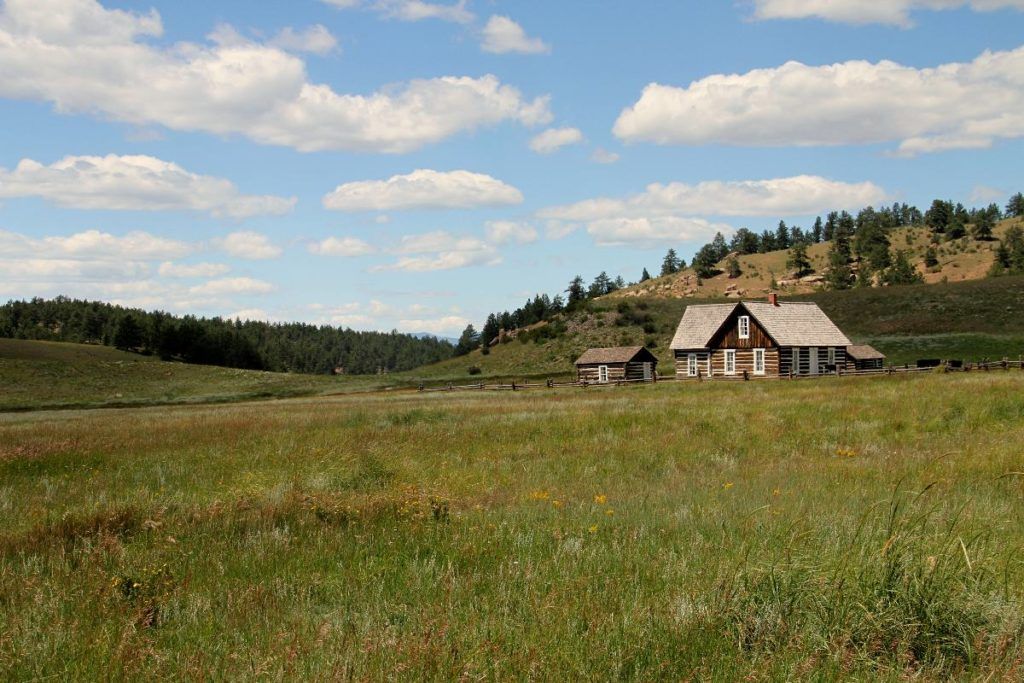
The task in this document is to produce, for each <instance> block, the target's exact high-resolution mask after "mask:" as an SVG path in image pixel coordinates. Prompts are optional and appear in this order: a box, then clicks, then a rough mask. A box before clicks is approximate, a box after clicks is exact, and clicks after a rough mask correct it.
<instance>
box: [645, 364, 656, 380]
mask: <svg viewBox="0 0 1024 683" xmlns="http://www.w3.org/2000/svg"><path fill="white" fill-rule="evenodd" d="M652 379H654V371H653V370H652V369H651V364H650V363H644V381H645V382H650V381H651V380H652Z"/></svg>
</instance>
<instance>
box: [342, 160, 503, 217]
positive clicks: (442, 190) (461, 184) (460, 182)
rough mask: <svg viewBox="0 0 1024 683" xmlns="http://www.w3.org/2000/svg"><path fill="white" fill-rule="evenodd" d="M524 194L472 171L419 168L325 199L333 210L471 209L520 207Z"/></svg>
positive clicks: (362, 183) (347, 185) (365, 182)
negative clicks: (511, 205)
mask: <svg viewBox="0 0 1024 683" xmlns="http://www.w3.org/2000/svg"><path fill="white" fill-rule="evenodd" d="M522 201H523V194H522V193H521V192H520V191H519V190H517V189H516V188H514V187H512V186H511V185H507V184H506V183H503V182H502V181H500V180H497V179H496V178H492V177H491V176H489V175H485V174H483V173H472V172H470V171H434V170H431V169H419V170H416V171H413V172H412V173H409V174H407V175H396V176H392V177H390V178H388V179H387V180H362V181H358V182H352V183H345V184H344V185H339V186H338V187H336V188H335V189H334V190H333V191H332V192H330V193H328V194H327V195H325V196H324V198H323V205H324V207H325V208H327V209H331V210H333V211H397V210H405V209H442V208H445V209H468V208H473V207H479V206H506V205H510V204H519V203H521V202H522Z"/></svg>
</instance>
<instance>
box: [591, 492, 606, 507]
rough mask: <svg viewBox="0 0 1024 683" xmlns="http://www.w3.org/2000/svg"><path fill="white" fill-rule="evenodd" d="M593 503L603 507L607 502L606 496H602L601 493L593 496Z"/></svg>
mask: <svg viewBox="0 0 1024 683" xmlns="http://www.w3.org/2000/svg"><path fill="white" fill-rule="evenodd" d="M594 502H595V503H597V504H598V505H604V504H605V503H607V502H608V496H606V495H604V494H603V493H599V494H597V495H596V496H594Z"/></svg>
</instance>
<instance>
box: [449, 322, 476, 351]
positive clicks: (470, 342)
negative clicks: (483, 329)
mask: <svg viewBox="0 0 1024 683" xmlns="http://www.w3.org/2000/svg"><path fill="white" fill-rule="evenodd" d="M478 346H480V335H478V334H477V332H476V329H474V327H473V324H472V323H470V324H469V325H466V329H464V330H463V331H462V334H461V335H460V336H459V341H458V343H457V344H456V345H455V355H456V356H465V355H466V354H467V353H469V352H470V351H472V350H473V349H475V348H477V347H478Z"/></svg>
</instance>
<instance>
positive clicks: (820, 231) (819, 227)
mask: <svg viewBox="0 0 1024 683" xmlns="http://www.w3.org/2000/svg"><path fill="white" fill-rule="evenodd" d="M824 234H825V226H824V225H823V224H822V222H821V216H818V217H817V218H815V219H814V227H813V228H811V242H813V243H814V244H818V243H819V242H821V240H822V237H823V236H824Z"/></svg>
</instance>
